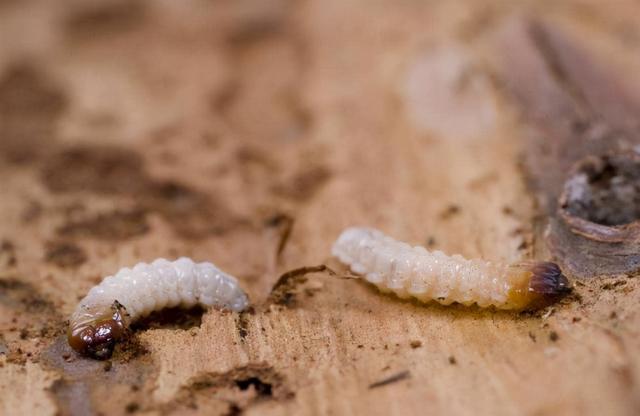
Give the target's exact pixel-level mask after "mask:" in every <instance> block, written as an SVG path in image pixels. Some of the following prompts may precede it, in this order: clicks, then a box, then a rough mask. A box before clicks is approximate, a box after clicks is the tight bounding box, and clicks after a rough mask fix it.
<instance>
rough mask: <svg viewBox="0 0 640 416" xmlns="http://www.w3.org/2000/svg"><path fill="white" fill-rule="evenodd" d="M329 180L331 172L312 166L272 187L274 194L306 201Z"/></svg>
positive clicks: (321, 167) (325, 168) (322, 167)
mask: <svg viewBox="0 0 640 416" xmlns="http://www.w3.org/2000/svg"><path fill="white" fill-rule="evenodd" d="M329 178H331V171H330V170H329V168H327V167H326V166H314V167H311V168H307V169H305V170H303V171H301V172H298V173H296V174H295V175H294V176H293V177H292V178H291V179H289V181H287V182H284V183H281V184H278V185H276V186H275V187H274V191H275V192H276V194H278V195H280V196H284V197H286V198H290V199H293V200H295V201H306V200H308V199H310V198H311V197H313V196H314V195H315V194H316V192H318V191H319V190H320V188H321V187H322V185H324V184H325V183H326V182H327V181H328V180H329Z"/></svg>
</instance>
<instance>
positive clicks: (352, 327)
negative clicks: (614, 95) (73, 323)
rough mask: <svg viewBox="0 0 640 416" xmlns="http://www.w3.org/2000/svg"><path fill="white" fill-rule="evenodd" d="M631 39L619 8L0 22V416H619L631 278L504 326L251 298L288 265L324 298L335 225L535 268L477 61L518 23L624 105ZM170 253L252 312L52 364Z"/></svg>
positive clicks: (635, 60) (285, 8)
mask: <svg viewBox="0 0 640 416" xmlns="http://www.w3.org/2000/svg"><path fill="white" fill-rule="evenodd" d="M638 16H640V5H639V4H638V3H637V2H636V1H631V0H620V1H610V2H606V3H605V2H602V1H599V0H570V1H562V2H557V1H533V0H532V1H521V2H514V1H500V0H473V1H472V0H467V1H456V2H453V1H444V0H442V1H440V0H436V1H410V0H402V1H382V0H325V1H302V0H299V1H294V0H292V1H284V0H282V1H281V0H263V1H246V0H239V1H230V0H227V1H222V0H218V1H204V0H197V1H196V0H191V1H180V2H175V1H164V0H163V1H144V2H143V1H140V2H128V1H114V0H108V1H107V0H104V1H92V2H85V1H55V2H54V1H49V0H40V1H38V0H25V1H19V0H2V1H0V152H1V154H0V156H1V157H0V159H2V161H1V162H0V215H1V217H0V218H2V219H1V220H0V239H1V240H2V244H1V248H0V414H3V415H27V414H42V415H49V414H62V415H66V414H72V415H85V414H87V415H89V414H102V415H119V414H146V415H156V414H187V415H188V414H194V415H195V414H203V415H204V414H206V415H238V414H246V415H258V414H259V415H276V414H291V415H316V414H319V415H356V414H357V415H388V414H394V415H411V414H413V415H418V414H460V415H467V414H468V415H471V414H473V415H476V414H486V415H557V414H569V415H573V414H575V415H578V414H580V415H585V414H588V415H604V414H608V415H634V414H636V415H637V414H639V413H640V384H639V383H640V380H639V379H638V378H639V377H640V359H639V354H638V353H640V333H639V328H640V326H639V324H640V314H639V313H638V312H639V311H638V301H639V300H640V286H639V284H638V281H637V279H636V278H634V276H626V275H622V276H613V277H606V278H605V277H601V278H594V279H590V280H582V281H580V282H578V283H577V284H576V292H577V294H576V295H574V296H572V297H570V298H569V299H567V300H565V301H564V302H561V303H560V304H557V305H555V306H554V307H551V308H548V309H545V310H543V311H540V312H538V313H528V314H512V313H503V312H496V311H491V310H480V309H476V308H463V307H455V306H454V307H440V306H436V305H426V306H425V305H420V304H417V303H412V302H407V301H400V300H398V299H395V298H393V297H391V296H383V295H380V294H379V293H378V292H377V291H376V290H374V289H372V288H371V287H369V286H367V285H366V284H364V283H363V282H360V281H357V280H350V279H339V278H335V277H331V276H330V275H329V274H327V273H324V272H322V273H315V274H311V275H308V276H307V281H306V282H304V281H302V282H299V284H298V285H297V286H295V287H290V288H288V290H289V291H288V292H287V293H286V294H285V296H284V297H282V299H280V300H281V302H279V304H276V303H273V302H272V301H273V297H272V298H269V294H270V291H271V288H272V286H273V285H274V284H275V282H276V281H277V279H278V277H279V276H280V275H281V274H282V273H284V272H286V271H288V270H291V269H294V268H297V267H301V266H316V265H320V264H326V265H328V266H329V267H331V268H333V269H334V270H336V271H338V272H339V274H343V273H344V272H345V270H344V268H342V267H341V266H340V265H339V264H337V263H336V262H335V260H332V259H331V258H330V255H329V250H330V246H331V244H332V242H333V240H334V239H335V238H336V237H337V235H338V234H339V233H340V231H341V230H342V229H343V228H344V227H346V226H350V225H367V226H375V227H378V228H380V229H382V230H384V231H385V232H387V233H389V234H391V235H393V236H394V237H396V238H398V239H402V240H405V241H408V242H411V243H413V244H423V245H426V246H428V247H429V248H437V249H441V250H444V251H446V252H448V253H460V254H463V255H465V256H468V257H482V258H486V259H491V260H505V261H514V260H518V259H523V258H540V259H543V258H548V256H549V254H548V251H547V249H546V245H545V243H544V241H543V233H544V227H543V224H544V216H543V215H542V213H541V210H540V209H539V208H537V204H536V200H535V198H534V197H533V194H532V193H531V192H530V191H529V190H528V189H527V185H526V181H525V175H524V173H523V170H522V166H521V163H520V161H521V160H522V155H523V152H524V151H526V150H525V147H524V139H525V136H526V135H527V134H528V131H529V130H528V126H527V125H525V124H524V123H523V121H522V119H521V117H520V116H519V114H520V109H519V107H518V105H516V104H515V102H514V100H513V99H512V97H511V95H510V94H509V92H508V91H507V88H506V87H505V85H504V82H503V79H502V78H501V74H504V71H507V72H508V71H509V69H510V66H509V65H508V64H505V63H504V61H503V60H502V58H503V57H504V56H505V55H504V54H503V52H504V50H503V49H502V48H503V47H504V46H501V45H503V43H502V42H501V41H500V39H501V37H502V40H504V36H508V35H505V33H512V32H509V30H516V32H517V30H518V27H519V25H522V22H523V21H524V20H525V19H531V18H535V19H540V20H543V21H545V22H547V23H548V24H549V25H552V26H553V27H556V28H558V29H559V30H561V31H563V33H566V34H567V36H568V37H569V38H571V39H573V40H574V41H575V42H577V43H578V44H580V45H581V46H582V47H584V48H585V49H586V50H588V51H589V53H590V54H592V56H593V57H594V59H595V60H596V61H598V62H601V63H602V64H603V65H605V66H606V67H607V68H608V69H610V70H611V71H612V73H614V74H616V75H615V76H616V77H619V78H620V79H621V80H624V81H625V82H626V83H627V84H626V85H627V86H628V88H629V89H630V90H634V89H637V88H638V87H640V78H638V76H637V74H638V73H640V72H639V71H640V53H639V52H640V27H639V26H638ZM513 28H515V29H513ZM523 82H527V80H524V81H523ZM532 82H534V80H532ZM289 228H290V230H289V231H290V235H289V238H288V239H287V241H285V244H284V245H283V247H281V250H279V246H280V245H281V242H282V238H283V235H285V234H287V231H288V229H289ZM278 251H281V252H280V253H279V254H278ZM181 255H185V256H190V257H192V258H194V259H197V260H209V261H213V262H215V263H216V264H217V265H219V266H220V267H221V268H223V269H224V270H226V271H228V272H230V273H232V274H234V275H236V276H238V278H239V279H240V280H241V282H242V284H243V286H244V287H246V288H247V290H248V292H249V294H250V296H251V299H252V301H253V304H254V310H253V311H251V312H249V313H243V314H241V315H237V314H231V313H225V312H221V311H216V310H210V311H207V312H205V313H204V314H202V316H201V317H200V316H199V315H198V314H197V313H191V314H182V313H179V312H175V311H173V312H171V313H166V314H161V315H158V316H155V317H153V318H152V319H149V320H147V321H146V322H144V323H143V324H141V325H139V327H138V328H137V329H136V330H135V332H134V335H133V337H132V339H131V340H130V341H129V342H128V343H127V344H126V345H124V346H122V348H120V349H118V350H117V351H116V353H115V354H114V356H113V358H112V359H111V360H110V361H108V362H98V361H93V360H90V359H85V358H81V357H79V356H77V355H76V354H75V353H73V352H72V351H71V350H70V349H69V347H68V346H67V345H66V340H65V337H64V330H65V319H66V318H67V317H68V315H69V314H70V312H71V311H72V310H73V308H74V307H75V305H76V303H77V301H78V300H79V299H80V298H81V297H83V296H84V294H85V293H86V292H87V291H88V289H89V288H90V287H91V286H93V285H95V284H96V283H97V282H99V281H100V279H101V278H102V277H103V276H105V275H108V274H111V273H114V272H116V271H117V270H118V269H119V268H120V267H123V266H131V265H133V264H135V263H136V262H138V261H151V260H153V259H155V258H157V257H167V258H176V257H177V256H181Z"/></svg>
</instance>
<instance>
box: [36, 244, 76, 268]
mask: <svg viewBox="0 0 640 416" xmlns="http://www.w3.org/2000/svg"><path fill="white" fill-rule="evenodd" d="M44 259H45V261H46V262H47V263H51V264H55V265H56V266H58V267H62V268H74V267H78V266H80V265H81V264H83V263H84V262H86V261H87V255H86V253H85V252H84V250H83V249H82V248H80V247H79V246H77V245H76V244H74V243H72V242H70V241H49V242H48V243H47V245H46V251H45V256H44Z"/></svg>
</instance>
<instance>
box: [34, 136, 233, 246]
mask: <svg viewBox="0 0 640 416" xmlns="http://www.w3.org/2000/svg"><path fill="white" fill-rule="evenodd" d="M41 179H42V181H43V183H44V184H45V186H47V188H49V190H51V191H52V192H57V193H82V192H89V193H93V194H99V195H114V196H128V197H130V198H132V199H133V200H134V201H135V203H136V204H137V208H136V209H135V210H134V211H133V212H135V214H131V213H130V214H129V215H127V216H122V215H115V214H114V215H111V216H110V217H109V218H108V219H111V220H112V221H113V222H114V223H115V225H117V226H118V230H117V231H115V230H108V229H107V228H102V229H101V230H98V231H97V233H98V234H100V235H102V236H103V238H104V236H110V237H120V236H122V235H123V234H124V235H131V234H132V233H142V231H143V230H144V228H145V225H144V224H146V223H144V222H143V221H142V218H143V216H144V214H143V212H156V213H158V214H160V215H161V216H162V217H163V218H164V219H166V220H167V222H168V223H169V224H171V226H173V228H174V229H175V231H176V232H177V233H178V234H180V235H181V236H182V237H185V238H194V239H197V238H202V237H204V236H206V235H211V234H220V233H223V232H225V231H227V230H228V229H229V228H231V227H233V226H236V225H238V224H242V223H243V221H242V220H241V219H239V218H237V217H236V216H235V215H234V214H233V213H232V212H231V211H230V210H229V209H227V207H226V205H224V203H223V202H222V200H220V199H214V198H211V197H210V196H209V195H207V194H205V193H203V192H200V191H198V190H194V189H192V188H191V187H189V186H187V185H185V184H182V183H179V182H177V181H158V180H155V179H153V178H151V177H149V176H148V175H147V173H146V171H145V170H144V163H143V160H142V158H141V157H140V156H139V155H138V154H137V153H135V152H133V151H130V150H128V149H125V148H120V147H115V146H92V147H88V146H84V147H72V148H67V149H64V150H62V151H60V152H59V153H57V154H55V155H53V156H52V157H51V158H50V159H49V160H48V162H47V163H46V164H45V166H44V167H43V169H42V171H41ZM84 225H87V224H84ZM94 225H96V224H94ZM71 228H72V229H75V230H78V229H85V231H86V227H84V226H83V225H81V226H79V227H71ZM90 232H91V233H94V232H96V231H95V230H91V231H90Z"/></svg>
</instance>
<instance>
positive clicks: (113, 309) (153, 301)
mask: <svg viewBox="0 0 640 416" xmlns="http://www.w3.org/2000/svg"><path fill="white" fill-rule="evenodd" d="M248 304H249V301H248V299H247V295H246V294H245V293H244V291H243V290H242V289H241V288H240V286H239V284H238V281H237V280H236V278H234V277H233V276H230V275H228V274H226V273H224V272H223V271H221V270H220V269H218V268H217V267H216V266H215V265H213V264H211V263H208V262H203V263H195V262H194V261H193V260H191V259H188V258H186V257H182V258H179V259H178V260H176V261H168V260H165V259H157V260H155V261H154V262H153V263H151V264H147V263H138V264H137V265H135V266H134V267H133V268H127V267H125V268H122V269H120V270H119V271H118V272H117V273H116V274H115V275H113V276H108V277H106V278H104V280H102V282H101V283H100V284H99V285H97V286H95V287H93V288H92V289H91V290H90V291H89V293H88V294H87V296H85V298H84V299H82V300H81V301H80V303H79V304H78V306H77V307H76V310H75V312H74V313H73V315H72V316H71V321H70V326H69V334H68V335H69V344H70V345H71V346H72V347H73V348H74V349H76V350H78V351H80V352H82V353H85V354H87V355H92V356H94V357H97V358H104V357H106V356H109V355H110V354H111V351H112V349H113V345H114V343H115V342H116V341H117V339H119V338H120V337H121V336H122V335H123V334H124V331H125V329H126V327H127V326H128V324H129V323H130V322H132V321H134V320H135V319H136V318H139V317H141V316H145V315H148V314H149V313H151V312H153V311H157V310H160V309H163V308H167V307H176V306H182V307H187V308H188V307H192V306H196V305H202V306H204V307H210V306H217V307H221V308H225V309H229V310H232V311H242V310H243V309H245V308H246V307H247V306H248Z"/></svg>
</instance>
